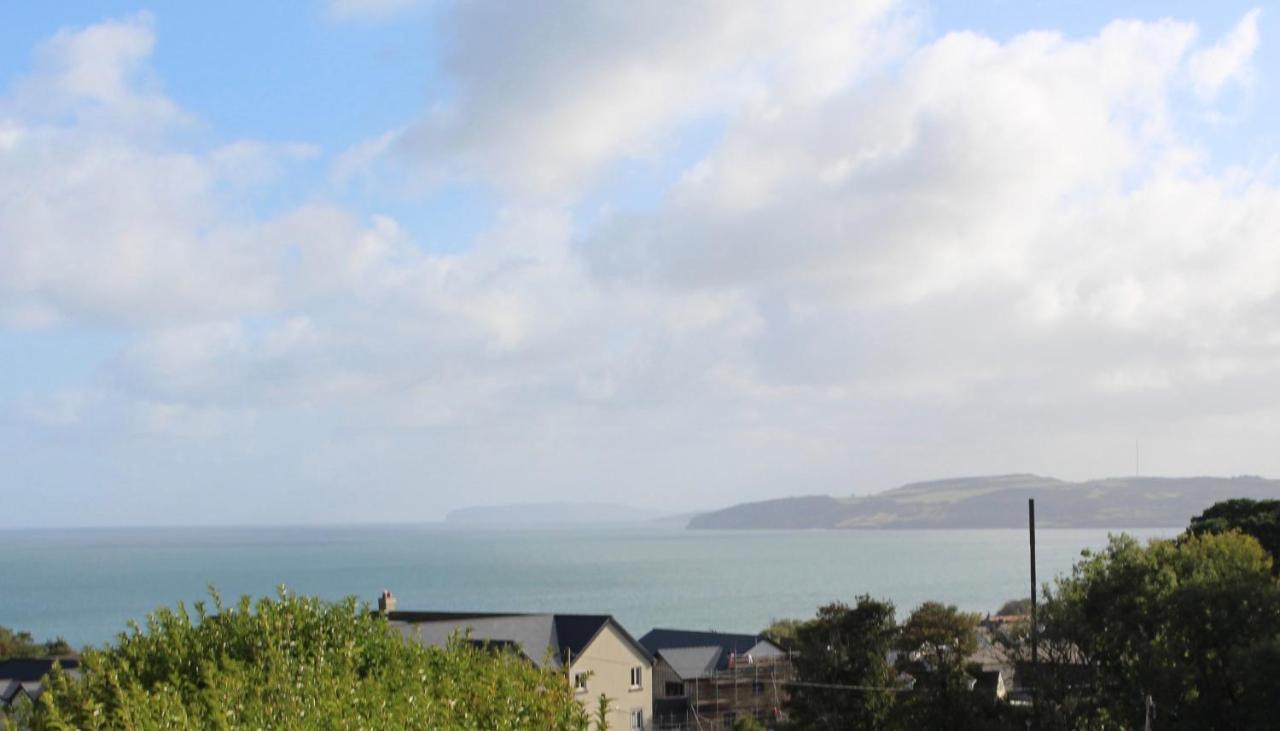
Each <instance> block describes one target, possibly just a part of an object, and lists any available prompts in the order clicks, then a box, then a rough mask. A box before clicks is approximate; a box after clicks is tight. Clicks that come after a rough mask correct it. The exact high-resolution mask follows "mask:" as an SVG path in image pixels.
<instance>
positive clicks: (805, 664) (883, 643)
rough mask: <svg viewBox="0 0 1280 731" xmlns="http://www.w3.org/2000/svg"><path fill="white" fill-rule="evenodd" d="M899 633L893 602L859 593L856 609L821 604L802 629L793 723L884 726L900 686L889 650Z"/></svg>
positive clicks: (802, 725) (808, 726) (792, 702)
mask: <svg viewBox="0 0 1280 731" xmlns="http://www.w3.org/2000/svg"><path fill="white" fill-rule="evenodd" d="M897 632H898V629H897V624H896V622H895V621H894V610H893V604H891V603H889V602H883V601H877V600H875V599H872V598H871V597H869V596H860V597H858V600H857V604H855V605H854V606H852V607H850V606H848V605H846V604H843V603H840V602H837V603H834V604H829V605H827V606H825V607H822V608H820V609H819V610H818V615H817V617H815V618H814V619H813V620H811V621H809V622H806V623H804V624H803V625H801V626H800V627H798V628H797V630H796V637H795V643H796V650H797V652H796V656H795V671H796V676H797V680H798V683H799V684H798V685H795V686H793V688H792V692H791V699H790V702H789V704H788V709H789V711H790V716H791V719H792V722H793V723H794V725H795V727H796V728H803V729H815V730H822V729H850V728H857V729H881V728H886V727H887V724H888V722H889V717H890V713H891V711H892V709H893V705H894V700H895V699H894V696H895V692H894V691H895V689H896V688H897V673H896V672H895V671H894V669H893V667H892V666H891V665H890V664H889V661H888V654H889V652H890V650H892V649H893V643H894V639H895V638H896V637H897ZM823 686H840V687H823Z"/></svg>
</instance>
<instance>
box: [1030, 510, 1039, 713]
mask: <svg viewBox="0 0 1280 731" xmlns="http://www.w3.org/2000/svg"><path fill="white" fill-rule="evenodd" d="M1027 526H1028V528H1030V533H1031V677H1032V683H1030V684H1029V685H1030V689H1031V715H1032V717H1033V718H1034V717H1035V712H1036V688H1035V684H1036V683H1038V681H1039V680H1040V678H1039V675H1040V628H1039V626H1038V623H1037V620H1036V501H1035V498H1028V499H1027Z"/></svg>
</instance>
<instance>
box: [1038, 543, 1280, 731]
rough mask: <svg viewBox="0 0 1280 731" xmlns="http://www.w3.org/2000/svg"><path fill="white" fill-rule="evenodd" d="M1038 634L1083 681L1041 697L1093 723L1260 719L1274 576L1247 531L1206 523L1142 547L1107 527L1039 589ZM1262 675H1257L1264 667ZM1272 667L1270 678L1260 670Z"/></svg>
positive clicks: (1277, 610) (1278, 632) (1266, 695)
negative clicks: (1107, 536) (1106, 539)
mask: <svg viewBox="0 0 1280 731" xmlns="http://www.w3.org/2000/svg"><path fill="white" fill-rule="evenodd" d="M1045 608H1046V611H1045V612H1044V614H1043V615H1042V616H1043V621H1044V635H1045V637H1046V638H1048V639H1049V640H1050V641H1051V642H1056V643H1059V644H1062V645H1067V646H1070V647H1072V648H1074V650H1075V652H1076V655H1077V662H1078V664H1079V665H1081V666H1083V667H1084V668H1087V671H1088V673H1089V674H1090V682H1089V683H1088V684H1087V686H1083V687H1075V688H1071V689H1068V691H1067V692H1068V694H1070V695H1074V696H1075V697H1074V698H1070V697H1069V698H1065V699H1064V698H1053V697H1049V698H1046V701H1047V702H1048V705H1049V707H1053V708H1063V709H1072V710H1073V712H1076V713H1079V714H1081V716H1082V717H1087V719H1088V724H1085V723H1084V722H1080V721H1079V720H1078V719H1077V722H1076V723H1074V725H1075V726H1077V727H1084V726H1086V725H1088V726H1090V727H1096V728H1128V727H1141V726H1142V725H1143V724H1144V722H1145V720H1146V715H1147V706H1148V702H1147V699H1148V698H1150V699H1151V702H1152V703H1154V708H1155V712H1156V714H1157V717H1158V718H1159V727H1160V728H1162V729H1250V728H1266V727H1270V725H1271V724H1273V723H1274V716H1268V715H1266V713H1267V709H1268V708H1270V707H1273V706H1274V705H1275V700H1274V695H1275V682H1274V680H1272V679H1267V680H1262V681H1260V679H1259V678H1258V677H1257V676H1256V675H1255V672H1256V671H1257V670H1258V669H1266V668H1272V667H1275V665H1276V663H1277V660H1278V659H1280V650H1277V644H1276V638H1277V637H1280V585H1278V584H1277V582H1276V580H1275V579H1274V577H1273V576H1272V560H1271V557H1270V556H1269V555H1268V554H1267V552H1266V551H1264V550H1263V549H1262V547H1261V546H1260V545H1259V544H1258V542H1257V540H1255V539H1254V538H1252V537H1251V536H1246V535H1243V534H1240V533H1236V532H1231V533H1214V532H1205V533H1203V534H1201V535H1194V534H1193V535H1189V536H1186V537H1183V538H1181V539H1179V540H1176V541H1170V540H1157V541H1152V542H1151V543H1150V544H1149V545H1147V546H1145V547H1143V546H1141V545H1139V544H1138V542H1137V541H1136V540H1134V539H1133V538H1131V537H1128V536H1117V537H1113V538H1112V540H1111V543H1110V544H1109V545H1108V547H1107V548H1106V549H1105V550H1103V551H1101V552H1099V553H1097V554H1086V557H1085V559H1084V560H1083V561H1081V562H1080V563H1078V564H1076V566H1075V568H1074V569H1073V571H1072V574H1071V576H1069V577H1066V578H1064V579H1061V580H1059V581H1058V583H1057V586H1056V588H1055V589H1054V590H1053V591H1051V592H1049V593H1048V594H1047V597H1046V607H1045ZM1264 677H1266V676H1264ZM1271 677H1274V676H1271Z"/></svg>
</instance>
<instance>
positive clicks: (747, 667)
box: [640, 629, 794, 731]
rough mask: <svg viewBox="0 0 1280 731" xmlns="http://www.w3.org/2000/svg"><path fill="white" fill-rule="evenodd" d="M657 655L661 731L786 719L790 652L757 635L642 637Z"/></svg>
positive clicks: (666, 633) (661, 632)
mask: <svg viewBox="0 0 1280 731" xmlns="http://www.w3.org/2000/svg"><path fill="white" fill-rule="evenodd" d="M640 644H642V645H644V647H645V648H646V649H648V650H649V651H650V652H652V653H653V655H654V711H653V713H654V723H655V729H658V730H660V731H684V730H686V729H727V728H732V727H733V724H734V722H735V721H737V720H738V719H739V718H746V717H750V718H754V719H756V720H758V721H760V722H761V723H763V724H764V725H765V726H766V728H771V727H772V726H773V725H774V724H775V723H777V722H778V721H779V720H781V719H782V717H783V709H784V708H785V705H786V701H787V697H788V694H787V686H788V684H789V683H790V682H791V681H792V679H793V677H794V672H793V669H792V665H791V659H790V657H789V655H788V653H787V652H786V651H785V650H783V649H782V648H781V647H779V646H778V645H776V644H774V643H773V642H771V641H769V640H767V639H765V638H763V637H761V636H759V635H746V634H730V633H725V632H699V631H690V630H676V629H655V630H653V631H651V632H649V633H648V634H646V635H645V636H644V637H641V638H640Z"/></svg>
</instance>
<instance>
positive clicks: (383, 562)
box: [0, 524, 1178, 647]
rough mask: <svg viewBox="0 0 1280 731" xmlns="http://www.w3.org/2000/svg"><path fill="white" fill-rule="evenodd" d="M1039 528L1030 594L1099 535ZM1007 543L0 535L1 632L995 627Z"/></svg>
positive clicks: (225, 530)
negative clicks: (383, 622) (374, 619)
mask: <svg viewBox="0 0 1280 731" xmlns="http://www.w3.org/2000/svg"><path fill="white" fill-rule="evenodd" d="M1118 532H1127V533H1130V534H1131V535H1134V536H1136V537H1138V538H1140V539H1143V540H1145V539H1149V538H1154V537H1168V536H1172V535H1174V534H1176V533H1177V532H1178V529H1174V528H1169V529H1141V530H1130V531H1118V530H1117V531H1106V530H1046V529H1041V530H1038V531H1037V534H1036V543H1037V546H1036V556H1037V571H1038V576H1039V579H1040V580H1041V581H1042V582H1044V581H1049V580H1052V579H1053V578H1054V577H1055V576H1057V575H1062V574H1064V573H1069V572H1070V570H1071V567H1072V565H1073V563H1074V562H1075V561H1077V560H1078V559H1079V557H1080V555H1081V552H1082V551H1085V550H1090V549H1098V548H1101V547H1103V546H1105V545H1106V543H1107V540H1108V534H1109V533H1118ZM1029 568H1030V564H1029V558H1028V536H1027V533H1026V532H1025V531H1020V530H872V531H699V530H684V529H682V528H678V527H671V526H659V525H637V526H601V527H571V528H477V527H465V528H461V527H455V526H450V525H448V524H435V525H413V526H307V527H299V526H292V527H217V528H203V527H202V528H190V527H186V528H111V529H105V528H104V529H67V530H5V531H0V625H3V626H6V627H9V628H12V629H18V630H26V631H29V632H31V633H32V634H33V635H34V636H35V637H36V638H38V639H47V638H52V637H63V638H65V639H66V640H67V641H69V642H71V643H72V644H73V645H75V646H77V647H83V646H90V645H101V644H103V643H106V642H109V641H111V640H112V639H113V638H114V637H115V636H116V635H117V634H118V633H120V632H122V631H124V630H125V629H126V628H127V626H128V622H129V620H137V621H140V622H141V621H144V620H145V617H146V614H147V613H148V612H150V611H152V610H154V609H155V608H157V607H161V606H174V605H176V604H177V603H178V602H180V601H181V602H185V603H187V604H188V605H190V603H192V602H194V601H199V600H201V599H207V598H208V596H209V587H210V586H213V587H216V589H217V591H218V592H219V593H220V594H221V595H222V596H223V597H224V599H227V600H229V599H235V598H237V597H239V596H240V595H244V594H248V595H252V596H255V597H256V596H263V595H272V594H274V593H275V592H276V591H277V589H278V587H280V586H284V587H287V589H288V590H289V591H291V592H299V593H305V594H312V595H318V596H321V597H324V598H327V599H335V600H336V599H341V598H343V597H346V596H355V597H357V598H358V599H360V600H361V601H368V602H370V603H373V602H375V601H376V599H377V596H378V594H379V593H380V592H381V591H382V590H383V589H388V590H390V591H392V592H393V593H394V594H395V596H396V597H397V601H398V604H399V608H400V609H414V610H455V611H467V610H475V611H512V612H569V613H600V614H612V615H614V616H615V617H617V618H618V620H619V621H620V622H621V623H622V624H623V626H624V627H626V628H627V629H628V631H630V632H631V633H632V634H634V635H635V636H637V637H638V636H640V635H642V634H644V633H645V632H648V631H649V630H650V629H651V628H654V627H675V628H684V629H714V630H720V631H726V632H751V633H754V632H758V631H760V630H762V629H763V628H764V627H766V626H767V625H768V624H769V622H770V621H772V620H774V619H777V618H784V617H795V618H804V617H811V616H813V615H814V613H815V611H816V610H817V608H818V607H819V606H820V605H823V604H827V603H830V602H833V601H844V602H853V601H855V600H856V598H857V597H858V596H859V595H862V594H869V595H871V596H874V597H877V598H881V599H888V600H891V601H892V602H893V603H894V604H895V605H896V607H897V609H898V614H899V617H900V618H901V617H903V616H905V615H906V613H907V612H909V611H910V610H911V609H912V608H913V607H915V606H916V605H918V604H920V603H921V602H924V601H926V600H936V601H941V602H944V603H948V604H955V605H957V606H959V607H960V608H961V609H964V610H968V611H977V612H995V611H996V609H998V608H999V606H1000V605H1001V604H1002V603H1003V602H1004V601H1005V600H1007V599H1012V598H1017V597H1025V596H1027V595H1029V591H1030V578H1029Z"/></svg>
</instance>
